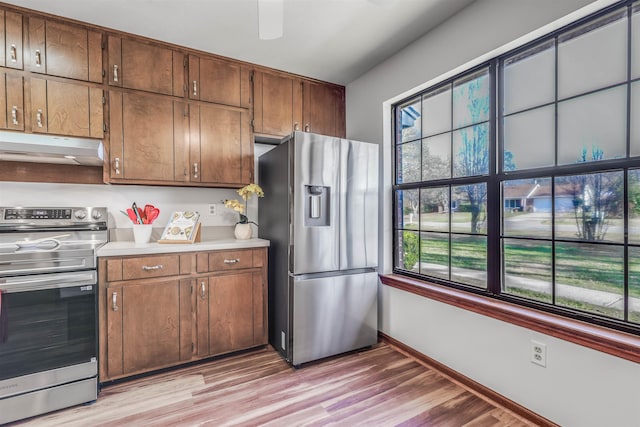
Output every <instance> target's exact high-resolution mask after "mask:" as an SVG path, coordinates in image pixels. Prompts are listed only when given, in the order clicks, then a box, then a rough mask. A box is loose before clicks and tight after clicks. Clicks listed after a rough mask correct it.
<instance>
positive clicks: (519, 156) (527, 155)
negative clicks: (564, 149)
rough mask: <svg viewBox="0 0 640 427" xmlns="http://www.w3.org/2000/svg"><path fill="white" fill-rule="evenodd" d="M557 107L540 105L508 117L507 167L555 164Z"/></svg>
mask: <svg viewBox="0 0 640 427" xmlns="http://www.w3.org/2000/svg"><path fill="white" fill-rule="evenodd" d="M555 113H556V111H555V107H554V106H553V105H551V106H548V107H542V108H536V109H535V110H530V111H527V112H524V113H519V114H514V115H512V116H508V117H505V118H504V156H503V161H504V165H503V167H504V170H505V171H511V170H522V169H530V168H539V167H544V166H553V165H554V164H555V139H556V138H555Z"/></svg>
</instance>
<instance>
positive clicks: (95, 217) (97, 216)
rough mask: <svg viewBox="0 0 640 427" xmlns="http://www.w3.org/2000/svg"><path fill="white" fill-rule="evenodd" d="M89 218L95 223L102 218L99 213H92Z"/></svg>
mask: <svg viewBox="0 0 640 427" xmlns="http://www.w3.org/2000/svg"><path fill="white" fill-rule="evenodd" d="M91 218H93V219H95V220H96V221H97V220H99V219H100V218H102V214H101V213H100V211H93V213H92V214H91Z"/></svg>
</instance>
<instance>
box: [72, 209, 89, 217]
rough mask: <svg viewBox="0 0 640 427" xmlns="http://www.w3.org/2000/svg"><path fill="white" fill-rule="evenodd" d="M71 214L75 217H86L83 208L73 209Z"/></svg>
mask: <svg viewBox="0 0 640 427" xmlns="http://www.w3.org/2000/svg"><path fill="white" fill-rule="evenodd" d="M73 215H74V216H75V217H76V219H85V218H86V217H87V211H85V210H84V209H79V210H77V211H75V212H74V214H73Z"/></svg>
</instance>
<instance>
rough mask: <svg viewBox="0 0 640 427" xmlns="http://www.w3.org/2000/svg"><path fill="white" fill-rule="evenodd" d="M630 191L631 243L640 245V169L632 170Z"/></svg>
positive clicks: (629, 177)
mask: <svg viewBox="0 0 640 427" xmlns="http://www.w3.org/2000/svg"><path fill="white" fill-rule="evenodd" d="M627 179H628V184H627V185H628V186H629V189H628V190H627V192H628V197H629V201H628V202H629V243H631V244H640V169H631V170H630V171H629V175H628V178H627Z"/></svg>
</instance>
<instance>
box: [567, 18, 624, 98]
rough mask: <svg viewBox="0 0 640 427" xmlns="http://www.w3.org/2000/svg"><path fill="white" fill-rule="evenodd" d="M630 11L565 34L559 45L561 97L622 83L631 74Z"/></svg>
mask: <svg viewBox="0 0 640 427" xmlns="http://www.w3.org/2000/svg"><path fill="white" fill-rule="evenodd" d="M625 15H626V12H624V11H623V12H617V13H616V15H615V16H608V17H605V18H603V19H601V20H600V21H598V22H597V23H595V24H594V23H590V24H588V25H585V26H583V27H580V28H578V29H577V30H575V31H573V32H571V33H570V34H567V35H566V36H563V37H561V38H560V40H559V44H558V97H559V98H560V99H563V98H566V97H569V96H573V95H577V94H580V93H584V92H587V91H590V90H595V89H599V88H602V87H605V86H609V85H612V84H616V83H620V82H622V81H624V80H625V79H626V77H627V75H626V73H627V20H626V17H625Z"/></svg>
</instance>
